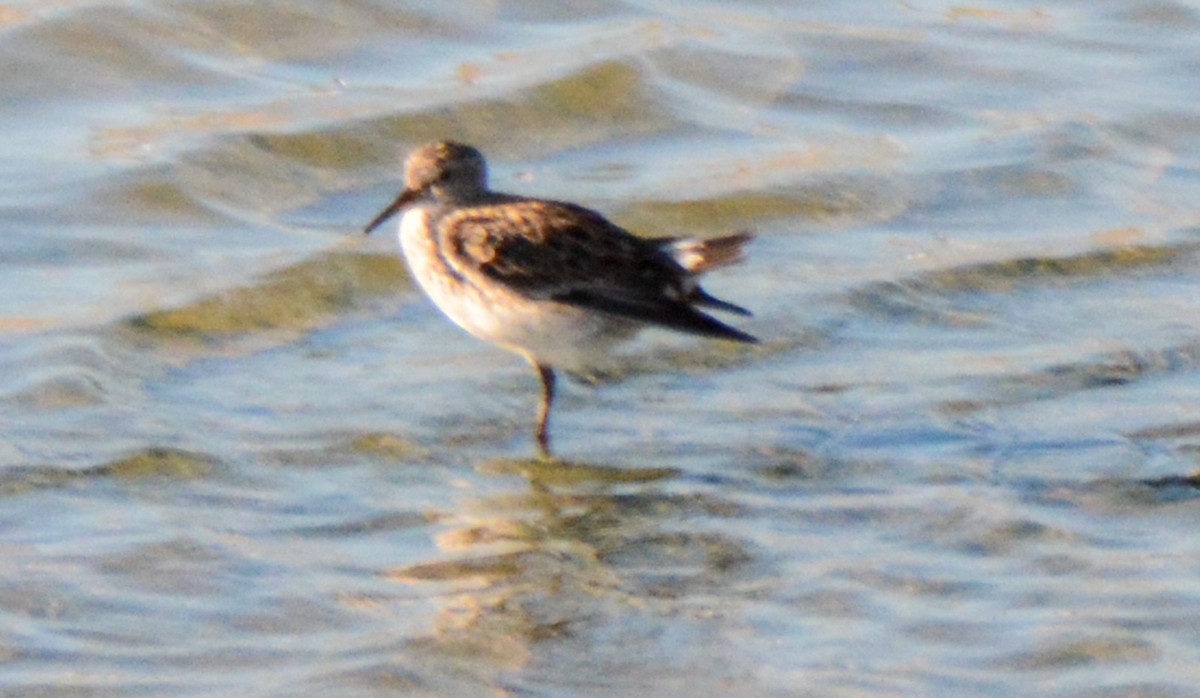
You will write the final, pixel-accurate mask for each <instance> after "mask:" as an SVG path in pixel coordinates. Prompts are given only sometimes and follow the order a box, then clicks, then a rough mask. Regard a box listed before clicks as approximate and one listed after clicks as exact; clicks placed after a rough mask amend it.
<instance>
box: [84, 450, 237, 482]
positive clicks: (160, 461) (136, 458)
mask: <svg viewBox="0 0 1200 698" xmlns="http://www.w3.org/2000/svg"><path fill="white" fill-rule="evenodd" d="M215 467H216V460H215V459H213V458H212V457H211V456H206V455H204V454H199V453H192V452H190V451H182V450H179V449H174V448H161V447H155V448H147V449H144V450H141V451H138V452H137V453H134V454H132V455H129V456H126V457H125V458H122V459H120V460H116V461H113V462H112V463H107V464H105V465H101V466H99V467H96V468H92V469H91V470H88V471H85V473H86V474H87V475H102V476H110V477H118V478H122V479H130V478H143V477H174V478H182V479H186V480H192V479H196V478H200V477H204V476H205V475H208V474H209V473H210V472H212V470H213V468H215Z"/></svg>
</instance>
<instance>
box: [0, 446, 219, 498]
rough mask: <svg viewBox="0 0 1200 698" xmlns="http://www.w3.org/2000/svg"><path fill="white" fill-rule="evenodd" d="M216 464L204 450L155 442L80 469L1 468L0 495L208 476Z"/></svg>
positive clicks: (41, 467) (52, 467) (56, 467)
mask: <svg viewBox="0 0 1200 698" xmlns="http://www.w3.org/2000/svg"><path fill="white" fill-rule="evenodd" d="M217 465H218V461H217V460H216V459H215V458H213V457H212V456H208V455H205V454H203V453H194V452H191V451H184V450H180V449H174V448H165V447H158V446H154V447H150V448H145V449H142V450H140V451H137V452H135V453H132V454H130V455H128V456H126V457H124V458H120V459H118V460H115V461H113V462H111V463H105V464H103V465H97V466H93V467H91V468H83V469H79V470H76V469H71V468H63V467H58V466H53V465H41V466H34V467H28V468H7V469H4V470H3V471H0V496H3V495H15V494H22V493H25V492H31V491H36V490H43V489H54V488H58V487H67V486H70V485H75V484H81V483H85V482H88V481H90V480H95V479H103V478H118V479H121V480H134V479H140V478H151V477H170V478H179V479H184V480H194V479H197V478H202V477H205V476H207V475H208V474H209V473H211V472H212V471H213V470H214V469H215V468H216V467H217Z"/></svg>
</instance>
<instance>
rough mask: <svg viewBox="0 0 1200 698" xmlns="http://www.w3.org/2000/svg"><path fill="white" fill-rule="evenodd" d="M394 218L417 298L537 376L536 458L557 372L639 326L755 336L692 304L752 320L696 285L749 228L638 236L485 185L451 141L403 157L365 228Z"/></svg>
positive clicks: (597, 356) (464, 151) (543, 443)
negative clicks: (396, 184) (387, 198)
mask: <svg viewBox="0 0 1200 698" xmlns="http://www.w3.org/2000/svg"><path fill="white" fill-rule="evenodd" d="M400 211H405V213H404V216H403V217H402V218H401V220H400V226H399V237H400V247H401V250H402V251H403V253H404V258H405V260H406V261H407V263H408V267H409V269H410V271H411V273H412V276H413V278H415V279H416V280H417V283H418V284H419V285H420V286H421V289H422V290H423V291H424V292H425V294H426V295H428V296H429V298H430V299H431V300H432V301H433V302H434V304H435V305H437V307H438V308H439V309H441V311H442V312H443V313H445V314H446V315H447V316H449V318H450V319H451V320H453V321H454V322H455V323H456V324H457V325H459V326H460V327H462V328H463V329H465V330H466V331H467V332H470V333H471V334H473V335H475V336H476V337H479V338H480V339H483V340H486V341H488V342H492V343H494V344H497V345H499V346H501V347H503V348H505V349H508V350H510V351H514V352H516V353H518V354H520V355H522V356H524V357H525V358H526V359H527V360H528V361H529V363H530V364H532V365H533V368H534V369H535V370H536V371H537V374H538V377H539V378H540V379H541V383H542V400H541V404H540V406H539V409H538V413H537V422H536V427H535V431H534V438H535V440H536V441H537V445H538V448H539V450H540V451H541V452H542V453H543V455H545V454H548V453H549V443H550V437H549V430H548V427H547V424H548V421H549V417H550V405H551V403H552V402H553V401H554V382H555V378H554V369H555V368H556V367H557V368H561V369H566V370H570V371H578V372H586V370H587V368H588V367H589V366H595V365H597V364H598V363H600V362H601V360H602V359H603V357H604V356H605V354H606V352H607V350H608V349H610V348H611V347H612V346H613V345H614V344H616V343H618V342H620V341H623V340H625V339H628V338H630V337H631V336H632V335H633V334H635V333H636V332H637V331H638V330H639V329H641V328H642V327H644V326H647V325H652V326H657V327H663V328H667V329H671V330H677V331H680V332H687V333H691V334H697V335H703V336H706V337H715V338H718V339H726V340H732V341H735V342H746V343H755V342H757V341H758V340H757V339H755V338H754V337H752V336H751V335H749V334H746V333H745V332H742V331H741V330H738V329H735V328H733V327H730V326H729V325H726V324H725V323H723V322H721V321H720V320H717V319H716V318H714V317H712V316H711V315H708V314H706V313H704V312H702V311H700V310H698V309H697V306H699V307H706V308H714V309H716V310H723V311H727V312H731V313H736V314H739V315H750V312H749V311H748V310H746V309H745V308H742V307H739V306H736V305H734V304H732V303H727V302H725V301H723V300H719V299H717V298H714V297H713V296H710V295H709V294H708V293H705V291H704V289H702V288H700V285H699V277H700V275H701V274H703V273H704V272H706V271H709V270H712V269H716V268H718V267H723V266H726V265H729V264H734V263H736V262H739V261H741V260H742V258H743V252H742V247H743V245H745V243H746V242H748V241H749V240H750V239H751V236H750V235H749V234H747V233H738V234H736V235H728V236H725V237H719V238H714V239H710V240H695V239H690V238H674V237H660V238H640V237H637V236H635V235H633V234H632V233H630V232H628V231H626V230H624V229H622V228H620V227H619V226H617V225H615V224H613V223H611V222H609V221H608V220H607V219H605V218H604V217H603V216H601V215H600V214H599V213H597V212H595V211H592V210H589V209H586V208H584V207H582V206H578V205H575V204H571V203H564V202H559V201H547V200H542V199H534V198H527V197H523V196H516V195H512V194H502V193H499V192H494V191H491V190H489V189H488V184H487V166H486V164H485V162H484V159H483V155H482V154H481V153H480V152H479V151H478V150H476V149H475V148H473V147H471V146H469V145H464V144H462V143H454V142H449V141H446V142H438V143H431V144H429V145H425V146H423V147H421V148H419V149H417V150H416V151H415V152H414V153H413V154H412V155H411V156H409V158H408V162H407V163H406V164H405V168H404V190H403V191H401V192H400V195H399V196H397V197H396V199H395V201H393V202H392V203H391V204H389V205H388V206H387V208H385V209H384V210H383V211H382V212H381V213H380V214H379V215H378V216H376V217H375V219H374V220H372V221H371V222H370V224H368V225H367V227H366V229H365V231H364V232H366V233H368V234H369V233H370V232H371V231H373V230H375V229H376V228H378V227H379V226H380V225H382V224H383V222H384V221H386V220H388V219H389V218H391V217H392V216H394V215H395V214H396V213H398V212H400Z"/></svg>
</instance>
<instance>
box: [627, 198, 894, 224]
mask: <svg viewBox="0 0 1200 698" xmlns="http://www.w3.org/2000/svg"><path fill="white" fill-rule="evenodd" d="M879 205H880V204H879V202H878V201H877V200H876V199H875V198H873V197H871V196H868V195H864V196H862V197H859V196H855V195H853V194H852V193H851V194H848V193H846V192H842V193H840V194H837V193H833V192H830V191H827V190H825V189H824V188H822V187H811V188H808V187H806V188H797V189H796V190H794V191H790V192H784V191H773V192H751V191H746V192H736V193H732V194H729V195H726V196H719V197H716V198H711V199H696V200H690V201H645V202H641V203H637V204H634V205H633V206H631V207H629V208H627V209H625V210H623V211H622V212H621V213H620V214H618V215H617V216H616V218H617V220H618V222H620V223H621V224H622V225H624V226H625V227H627V228H629V229H630V230H634V231H641V232H645V233H647V234H654V235H663V234H677V233H683V232H686V233H717V232H727V231H730V230H735V229H740V228H745V227H746V226H748V225H750V224H753V223H754V222H756V221H763V220H772V219H779V218H797V219H801V220H808V221H829V220H834V219H839V220H840V219H850V220H857V219H860V218H873V217H875V216H874V213H876V212H877V209H878V208H879Z"/></svg>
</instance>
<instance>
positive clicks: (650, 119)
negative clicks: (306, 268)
mask: <svg viewBox="0 0 1200 698" xmlns="http://www.w3.org/2000/svg"><path fill="white" fill-rule="evenodd" d="M649 92H650V91H649V90H648V89H647V88H646V83H645V79H644V77H643V76H642V74H641V72H640V71H639V70H638V69H637V67H635V66H633V65H630V64H628V63H622V62H619V61H611V62H607V63H601V64H599V65H595V66H592V67H589V68H587V69H586V70H581V71H579V72H576V73H572V74H570V75H567V76H565V77H563V78H560V79H557V80H552V81H549V82H546V83H543V84H541V85H537V86H534V87H531V88H529V89H526V90H522V91H519V92H517V93H515V94H511V95H505V96H504V97H503V98H493V99H482V100H476V101H469V102H463V103H460V104H454V105H449V106H445V107H437V108H434V109H428V110H425V111H420V112H416V113H410V114H398V115H389V116H386V117H382V118H379V119H376V120H374V121H369V122H367V123H357V124H355V125H354V126H353V127H352V129H347V130H345V132H344V133H343V134H341V135H339V134H336V133H330V132H325V133H323V134H320V138H322V139H330V138H333V139H335V140H337V141H338V142H339V143H342V144H343V146H344V147H345V150H338V151H336V152H333V151H330V150H328V149H327V148H325V147H324V146H314V145H309V144H307V143H300V142H297V143H285V142H284V141H283V140H281V139H287V138H289V137H288V136H275V137H272V138H271V141H270V143H271V144H272V147H278V148H280V149H282V150H283V151H285V152H288V153H290V154H292V155H293V156H298V157H300V158H302V159H303V160H304V161H306V162H310V161H311V162H313V163H314V164H325V163H327V162H329V161H330V159H331V158H333V159H335V160H337V161H338V162H341V161H343V160H344V159H345V158H346V157H348V156H352V157H354V158H362V159H363V161H366V162H370V161H378V162H385V163H386V164H388V165H389V166H393V167H394V166H395V165H396V163H395V158H396V151H395V146H394V144H395V143H420V142H424V141H432V140H439V139H442V138H445V137H446V134H454V136H455V138H457V139H459V140H462V141H465V142H467V143H475V144H478V145H480V146H484V147H486V149H487V151H488V152H489V154H491V153H495V154H498V155H500V156H501V157H503V156H506V155H513V154H517V153H520V152H528V151H529V150H530V149H531V148H532V149H533V150H534V151H536V152H546V151H553V150H559V149H562V148H566V147H571V146H577V145H580V144H584V143H593V142H600V141H604V140H608V139H611V138H617V137H619V138H630V137H631V136H633V135H635V134H645V133H656V132H660V131H665V130H667V129H669V128H671V127H672V126H673V125H675V124H677V123H678V121H677V120H676V119H674V118H673V117H672V116H670V114H669V113H668V112H667V111H665V110H663V109H662V108H661V107H659V106H658V104H657V103H656V102H655V100H653V99H651V98H650V97H648V94H649ZM521 134H534V135H533V136H531V137H529V138H528V139H522V136H521ZM291 138H298V139H305V138H306V136H304V135H300V136H294V137H291ZM364 139H365V140H364ZM380 144H387V145H386V146H381V145H380Z"/></svg>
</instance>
